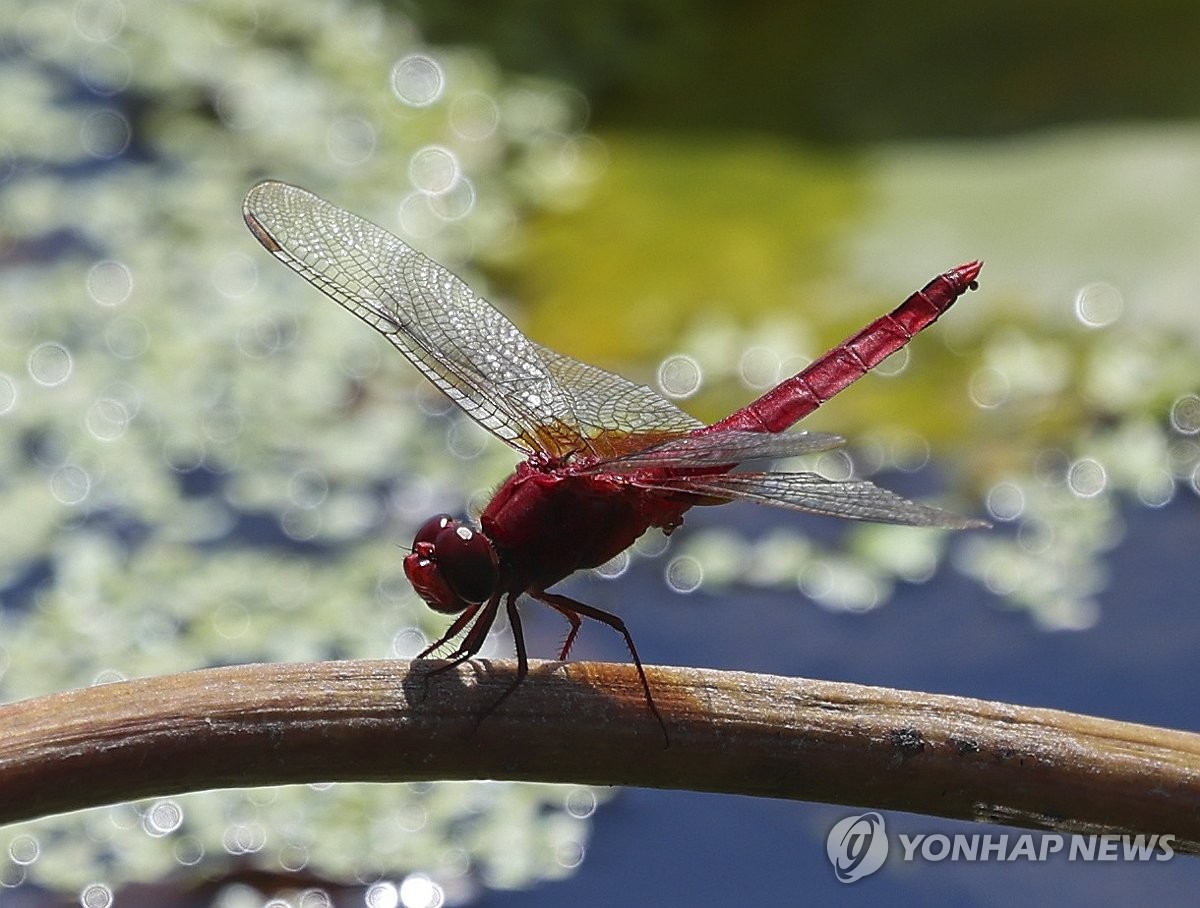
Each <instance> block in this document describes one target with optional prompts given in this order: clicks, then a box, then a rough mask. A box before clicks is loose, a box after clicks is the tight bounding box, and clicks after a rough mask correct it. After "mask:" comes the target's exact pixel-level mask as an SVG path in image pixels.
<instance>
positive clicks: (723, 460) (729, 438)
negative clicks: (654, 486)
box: [585, 431, 846, 474]
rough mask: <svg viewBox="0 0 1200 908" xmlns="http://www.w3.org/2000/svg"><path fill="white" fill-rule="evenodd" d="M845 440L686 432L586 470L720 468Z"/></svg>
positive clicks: (624, 471) (822, 434) (803, 435)
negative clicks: (680, 436) (680, 435)
mask: <svg viewBox="0 0 1200 908" xmlns="http://www.w3.org/2000/svg"><path fill="white" fill-rule="evenodd" d="M845 443H846V440H845V439H844V438H842V437H841V436H840V435H830V434H828V433H826V432H787V433H780V434H771V433H767V432H741V431H731V432H714V433H712V434H711V435H687V436H684V437H683V438H674V439H670V440H668V441H664V442H661V443H659V444H656V445H652V446H651V447H648V448H643V449H642V450H639V451H634V452H632V453H630V454H625V455H623V456H621V457H616V458H613V459H611V460H603V461H600V462H599V463H597V464H595V465H594V466H593V467H591V468H590V469H589V470H587V471H585V472H589V473H601V472H603V473H619V474H629V473H636V472H641V471H644V470H652V469H668V468H676V467H719V466H730V465H734V464H739V463H745V462H746V461H751V460H764V459H774V458H779V457H796V456H798V455H800V454H814V453H816V452H819V451H829V450H832V449H833V448H838V447H841V446H842V445H844V444H845Z"/></svg>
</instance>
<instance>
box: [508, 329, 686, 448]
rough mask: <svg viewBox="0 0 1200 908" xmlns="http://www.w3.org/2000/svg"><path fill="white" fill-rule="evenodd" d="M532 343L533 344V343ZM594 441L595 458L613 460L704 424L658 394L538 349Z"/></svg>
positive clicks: (577, 361) (590, 445) (586, 432)
mask: <svg viewBox="0 0 1200 908" xmlns="http://www.w3.org/2000/svg"><path fill="white" fill-rule="evenodd" d="M531 343H532V342H531ZM533 346H534V347H535V348H536V349H537V351H538V352H539V353H540V354H541V357H542V360H543V361H544V362H545V363H546V365H547V366H548V367H549V370H550V374H551V375H552V376H553V377H554V380H555V382H556V383H557V385H558V389H559V392H560V393H561V394H562V395H563V397H564V398H566V399H567V400H569V401H570V407H571V411H572V412H573V413H574V415H575V419H576V421H577V422H578V424H579V426H580V428H581V429H582V434H583V435H584V436H585V437H586V438H587V440H588V442H589V445H588V446H589V449H590V451H591V453H593V454H595V455H596V456H597V457H600V458H612V457H617V456H620V455H622V454H624V453H626V452H630V451H640V450H642V449H644V448H647V447H648V446H651V445H654V444H656V443H658V442H661V441H662V440H663V439H668V438H676V437H678V436H681V435H686V434H687V433H688V432H692V431H694V430H696V429H699V428H701V427H702V426H703V425H704V423H702V422H700V420H698V419H696V418H695V417H693V416H689V415H688V414H687V413H685V412H684V411H683V410H680V409H679V408H678V407H677V406H675V405H674V404H673V403H671V402H670V401H669V400H667V399H666V398H665V397H663V396H662V395H661V394H659V393H658V392H656V391H654V390H653V389H651V388H649V387H647V386H646V385H639V384H637V383H636V382H631V381H629V380H628V379H626V378H622V377H621V376H620V375H616V374H614V373H612V372H607V371H605V370H604V369H598V368H597V367H595V366H589V365H588V364H587V363H581V362H580V361H579V360H576V359H571V357H569V356H565V355H563V354H562V353H558V352H557V351H554V350H551V349H550V348H549V347H543V346H541V345H540V344H536V343H535V344H533Z"/></svg>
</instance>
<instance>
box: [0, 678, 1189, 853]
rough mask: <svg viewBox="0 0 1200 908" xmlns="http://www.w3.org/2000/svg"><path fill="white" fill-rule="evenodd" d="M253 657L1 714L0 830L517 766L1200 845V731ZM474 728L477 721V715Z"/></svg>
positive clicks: (965, 707)
mask: <svg viewBox="0 0 1200 908" xmlns="http://www.w3.org/2000/svg"><path fill="white" fill-rule="evenodd" d="M438 664H439V663H436V662H428V661H427V662H415V663H408V662H400V661H375V662H366V661H362V662H322V663H304V664H290V665H244V666H233V667H226V668H216V669H208V670H204V671H196V672H187V673H184V674H179V675H171V676H168V677H162V678H147V679H143V680H136V681H126V682H121V683H116V684H105V685H102V686H97V687H91V688H87V689H84V690H77V691H70V692H67V693H62V694H54V695H50V696H45V697H39V698H36V699H33V700H26V701H22V702H19V703H12V704H8V705H5V706H0V823H7V822H13V821H16V820H23V819H29V818H32V817H37V816H44V815H48V814H53V813H60V812H64V811H69V810H77V809H80V808H84V807H94V806H97V805H102V804H108V803H113V802H118V801H127V800H132V799H136V798H142V797H147V796H152V795H166V794H174V793H179V792H184V791H192V790H197V789H208V788H223V787H235V786H236V787H245V786H252V785H275V784H283V783H295V782H315V781H326V782H327V781H347V782H348V781H373V782H385V781H390V782H399V781H414V780H435V779H518V780H531V781H541V782H580V783H592V784H599V785H634V786H642V787H650V788H676V789H692V790H698V791H720V792H728V793H733V794H749V795H760V796H767V797H777V798H794V799H798V800H805V801H825V802H829V803H836V804H846V805H854V806H862V807H874V808H885V809H895V810H906V811H912V812H916V813H924V814H931V815H937V816H943V817H954V818H958V819H967V820H980V821H988V822H999V823H1004V824H1008V825H1014V826H1025V827H1031V828H1037V829H1048V830H1055V831H1059V832H1081V833H1112V834H1121V833H1125V834H1138V833H1146V834H1154V833H1159V834H1172V835H1174V836H1175V837H1176V838H1175V841H1174V842H1173V847H1174V848H1175V850H1177V851H1184V852H1197V851H1200V735H1195V734H1189V733H1186V732H1179V731H1170V730H1165V729H1159V728H1152V727H1148V726H1143V725H1133V724H1129V723H1124V722H1114V721H1109V720H1106V719H1097V718H1091V717H1087V716H1080V715H1074V714H1071V713H1066V712H1060V711H1057V710H1049V709H1032V708H1027V707H1022V706H1013V705H1009V704H1003V703H991V702H987V701H982V700H971V699H966V698H962V697H949V696H940V695H934V694H925V693H914V692H910V691H897V690H887V689H880V688H872V687H863V686H860V685H855V684H839V683H832V682H827V681H810V680H804V679H795V678H778V677H773V676H767V675H752V674H745V673H739V672H717V671H708V670H700V669H677V668H659V667H647V669H646V671H647V674H648V676H649V679H650V684H651V685H652V687H653V689H654V692H655V699H656V701H657V703H658V706H659V708H660V710H661V711H662V714H663V718H664V719H665V721H666V724H667V728H668V730H669V733H670V747H668V748H664V746H663V738H662V732H661V730H660V728H659V727H658V725H657V723H656V722H655V720H654V717H653V716H652V715H651V714H650V712H649V711H648V710H647V708H646V704H645V701H644V699H643V697H642V690H641V687H640V686H639V682H638V679H637V676H636V674H635V673H634V671H633V669H632V667H631V666H628V665H609V664H601V663H579V662H577V663H569V664H562V663H554V662H535V663H533V664H532V670H531V672H530V676H529V678H528V680H527V681H526V682H525V683H524V684H523V685H522V686H521V687H520V689H519V690H518V691H517V692H516V693H515V694H514V695H513V696H512V697H510V698H509V699H508V700H507V701H506V702H505V704H504V705H503V706H502V707H501V708H500V709H498V710H497V711H496V712H495V713H493V714H491V715H489V716H488V717H487V719H486V720H485V721H483V722H482V723H477V719H478V717H479V716H480V715H482V714H483V713H484V712H485V711H486V710H487V708H488V706H489V705H490V704H491V703H493V702H494V701H495V699H496V698H497V697H499V695H500V694H501V693H502V691H503V690H504V688H505V687H506V686H507V685H508V684H509V683H511V681H512V678H513V676H514V671H515V665H514V664H512V663H508V662H474V663H469V664H467V665H464V666H461V667H460V668H459V669H457V670H456V671H450V672H444V673H442V674H439V675H437V676H434V677H433V678H430V679H428V683H426V681H427V679H426V673H427V672H428V670H429V669H430V668H432V667H435V666H436V665H438ZM477 726H478V727H477Z"/></svg>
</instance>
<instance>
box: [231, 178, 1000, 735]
mask: <svg viewBox="0 0 1200 908" xmlns="http://www.w3.org/2000/svg"><path fill="white" fill-rule="evenodd" d="M243 213H244V217H245V220H246V224H247V226H248V227H249V228H250V231H251V233H253V234H254V236H255V238H257V239H258V241H259V242H260V243H262V245H263V246H264V247H266V249H267V251H268V252H270V253H271V254H272V255H274V256H275V257H276V258H277V259H279V260H280V261H281V262H283V263H284V264H285V265H287V266H288V267H289V268H291V269H293V270H294V271H296V272H297V273H298V274H300V275H301V276H302V277H304V278H305V279H306V280H307V281H309V282H310V283H311V284H312V285H313V286H315V287H316V288H317V289H319V290H321V291H323V292H324V293H326V294H327V295H328V296H330V297H331V298H332V299H333V300H334V301H335V302H337V303H339V304H341V305H342V306H343V307H345V308H346V309H348V310H350V311H351V312H353V313H354V314H355V315H357V316H358V317H359V318H361V319H362V320H363V321H365V322H366V323H367V324H369V325H370V326H371V327H372V328H374V329H375V330H376V331H378V332H379V333H381V334H382V335H383V336H384V337H386V338H387V339H388V340H389V341H391V342H392V343H393V344H394V345H395V346H396V347H397V348H398V349H399V350H400V352H401V353H403V354H404V355H405V356H406V357H408V359H409V361H410V362H411V363H412V364H413V365H414V366H416V367H417V368H418V369H420V370H421V372H422V373H424V375H425V377H426V378H428V379H429V380H430V381H432V382H433V383H434V384H435V385H437V387H438V388H440V389H441V390H442V391H443V392H445V394H446V395H447V396H448V397H449V398H450V399H451V400H452V401H454V403H456V404H457V405H458V406H459V407H461V408H462V409H463V410H464V411H465V412H466V413H467V415H468V416H470V417H471V418H472V419H474V420H475V421H476V422H478V423H479V424H480V425H482V426H483V427H484V428H485V429H487V430H488V431H490V432H491V433H492V434H494V435H496V436H497V437H499V438H500V439H501V440H503V441H505V442H507V443H508V444H509V445H511V446H512V447H514V448H516V449H517V450H518V451H520V452H521V453H522V454H524V455H525V460H524V462H522V463H521V464H519V465H518V466H517V469H516V472H514V473H513V474H512V476H510V477H509V478H508V479H507V480H505V482H504V483H503V484H502V485H501V486H500V488H499V489H498V490H497V492H496V493H495V495H494V496H493V497H492V500H491V502H490V503H489V504H488V506H487V507H486V508H484V510H483V513H482V514H481V515H480V518H479V529H475V528H474V527H472V526H469V525H467V524H466V523H463V522H460V521H458V520H455V519H454V518H452V517H450V516H449V515H447V514H438V515H436V516H434V517H431V518H430V519H429V520H428V521H426V522H425V523H424V524H423V525H422V526H421V528H420V529H419V530H417V535H416V539H415V540H414V542H413V548H412V554H410V555H408V556H407V557H406V558H405V559H404V570H405V573H406V574H407V576H408V579H409V581H410V582H411V583H412V585H413V587H414V588H415V589H416V591H417V593H418V594H419V595H420V596H421V598H422V599H424V600H425V602H426V603H428V604H429V606H430V607H431V608H433V609H434V610H436V611H438V612H442V613H445V614H450V615H457V617H456V618H455V620H454V622H453V623H452V624H451V625H450V629H449V630H448V631H447V632H446V634H445V636H443V637H442V638H441V639H439V640H438V641H437V642H436V643H434V644H433V645H432V646H430V647H429V648H427V649H426V650H425V651H424V652H422V653H421V654H420V657H419V658H424V657H425V656H428V655H430V654H431V653H434V652H436V651H438V650H440V649H442V648H443V647H445V646H448V645H449V644H451V643H452V642H453V641H454V640H456V639H458V640H459V642H458V645H457V647H456V648H455V649H454V650H453V651H452V652H450V653H449V655H448V658H449V660H450V661H449V664H447V665H446V666H444V667H443V668H450V667H451V666H453V665H457V664H459V663H461V662H463V661H465V660H467V659H470V658H471V657H472V656H474V655H475V654H476V653H478V652H479V650H480V648H481V647H482V646H483V642H484V639H485V638H486V637H487V634H488V632H489V631H490V630H491V627H492V624H493V623H494V622H495V620H496V616H497V614H498V613H499V611H500V607H501V604H503V606H504V610H505V612H506V613H507V615H508V620H509V625H510V626H511V628H512V633H513V638H514V642H515V645H516V652H517V669H518V670H517V678H516V681H515V682H514V683H513V685H512V686H511V687H509V689H508V690H507V691H505V693H504V695H503V696H501V698H500V699H499V700H497V701H496V703H495V704H493V706H492V707H491V709H489V710H488V712H491V711H492V710H494V709H495V708H496V707H497V706H499V705H500V703H501V702H502V701H503V700H504V699H505V698H506V697H507V696H508V695H509V694H511V693H512V692H513V691H514V690H515V689H516V688H517V686H518V685H519V684H520V683H521V681H522V680H523V679H524V677H525V675H526V674H527V671H528V663H527V658H526V652H525V640H524V635H523V634H522V630H521V620H520V617H519V616H518V614H517V599H518V597H520V596H521V595H522V594H528V595H529V596H532V597H533V598H534V599H537V600H539V601H540V602H543V603H545V604H546V605H548V606H550V608H552V609H554V610H555V611H557V612H559V613H560V614H562V615H563V616H564V617H565V618H566V619H567V621H568V622H570V631H569V632H568V634H567V637H566V640H565V642H564V643H563V646H562V650H561V652H559V654H558V658H559V659H560V660H563V659H566V658H567V654H568V653H569V652H570V650H571V644H573V643H574V642H575V637H576V634H577V633H578V632H579V627H580V622H581V620H582V619H583V618H591V619H594V620H596V621H599V622H601V623H603V624H607V625H608V626H609V627H611V628H613V629H614V630H615V631H617V633H619V634H621V635H622V636H623V637H624V638H625V643H626V645H627V646H628V647H629V652H630V654H631V655H632V656H633V662H634V665H635V666H636V667H637V671H638V675H639V677H640V678H641V682H642V686H643V688H644V690H645V694H646V701H647V703H648V705H649V707H650V710H651V712H652V713H653V714H654V716H655V718H657V719H658V722H659V724H660V725H661V726H662V727H663V730H664V734H665V730H666V726H665V725H664V724H663V720H662V717H661V715H659V712H658V708H657V707H656V706H655V704H654V698H653V696H652V695H651V693H650V684H649V682H648V681H647V680H646V673H645V671H644V670H643V668H642V661H641V659H640V657H639V656H638V652H637V648H636V647H635V646H634V643H633V638H632V637H631V636H630V634H629V631H628V629H627V628H626V626H625V622H624V621H622V620H621V619H620V618H618V617H617V616H616V615H613V614H610V613H609V612H605V611H601V610H600V609H598V608H594V607H592V606H590V605H586V604H584V603H582V602H577V601H576V600H574V599H571V598H568V597H567V596H563V595H561V594H559V593H552V592H548V591H547V587H550V586H553V585H554V584H555V583H558V582H559V581H560V580H562V579H564V578H565V577H567V576H569V575H570V574H572V573H574V572H575V571H578V570H582V569H584V568H594V567H598V566H599V565H602V564H604V563H605V562H606V561H608V560H609V559H611V558H613V557H615V556H616V555H617V554H619V553H620V552H622V551H624V550H625V549H626V548H627V547H629V546H630V545H631V544H632V543H633V541H634V540H635V539H637V538H638V537H639V536H641V535H642V534H643V533H644V532H646V530H647V529H649V528H650V527H657V528H659V529H661V530H662V531H663V532H665V533H670V532H671V531H672V530H674V529H676V528H677V527H678V526H679V525H680V524H681V523H682V522H683V515H684V512H685V511H687V510H688V508H691V507H693V506H695V505H713V504H723V503H725V502H729V501H733V500H735V499H744V500H748V501H757V502H762V503H763V504H771V505H777V506H780V507H785V508H794V509H796V510H800V511H810V512H814V513H817V514H829V515H833V516H836V517H848V518H851V519H854V520H870V521H877V522H881V523H896V524H907V525H911V526H923V527H944V528H949V529H964V528H967V527H976V526H985V525H986V524H985V523H984V522H983V521H978V520H971V519H968V518H964V517H959V516H956V515H954V514H951V513H948V512H946V511H943V510H940V509H939V508H935V507H931V506H929V505H925V504H918V503H917V502H914V501H909V500H908V499H906V498H902V497H901V496H899V495H897V494H896V493H894V492H890V491H888V490H886V489H882V488H880V487H879V486H876V485H874V484H872V483H870V482H864V481H858V480H853V481H833V480H829V479H825V478H824V477H822V476H819V475H817V474H815V473H784V472H776V471H772V470H756V471H748V472H747V471H741V472H734V468H735V467H737V466H738V465H740V464H743V463H746V462H750V461H769V460H772V459H775V458H782V457H791V456H794V455H797V454H807V453H810V452H814V451H825V450H829V449H831V448H834V447H837V446H838V445H841V444H843V443H844V440H843V439H842V438H840V437H838V436H836V435H829V434H824V433H819V432H795V433H789V434H780V433H783V431H784V430H785V429H787V428H789V427H790V426H792V425H793V424H795V423H796V422H797V421H798V420H800V419H802V418H803V417H805V416H807V415H808V414H809V413H811V412H812V411H813V410H815V409H816V408H817V407H819V406H820V405H821V404H823V403H824V402H825V401H827V400H829V399H830V398H831V397H833V396H834V395H835V394H837V393H838V392H839V391H841V390H842V389H843V388H845V387H846V386H848V385H850V384H852V383H853V382H854V381H856V380H857V379H859V378H861V377H862V376H863V375H865V374H866V373H867V371H868V370H870V369H872V368H873V367H875V366H876V365H878V364H879V362H880V361H882V360H883V359H884V358H885V357H886V356H888V355H889V354H891V353H894V352H895V351H897V350H899V349H900V348H901V347H903V346H904V345H905V344H907V343H908V342H909V341H910V340H912V338H913V336H914V335H915V334H917V333H918V332H919V331H921V330H922V329H924V328H925V327H927V326H928V325H930V324H932V323H933V322H934V321H935V320H936V319H937V318H938V316H940V315H941V314H942V313H943V312H945V311H946V309H948V308H949V307H950V305H951V304H952V303H953V302H954V301H955V300H956V299H958V297H960V296H961V295H962V294H963V293H965V292H966V291H967V290H968V289H974V288H975V287H976V286H977V285H976V282H975V278H976V276H977V275H978V274H979V270H980V268H981V267H982V264H981V263H980V262H969V263H967V264H965V265H960V266H959V267H958V268H954V269H951V270H950V271H947V272H946V273H945V274H942V275H940V276H939V277H936V278H934V279H933V280H932V281H930V282H929V284H927V285H926V286H925V287H924V288H923V289H922V290H919V291H918V292H916V293H914V294H913V295H912V296H910V297H909V298H908V299H906V300H905V301H904V302H903V303H901V304H900V306H899V307H897V308H896V309H895V310H894V311H893V312H892V313H890V314H889V315H885V316H883V317H882V318H879V319H877V320H876V321H874V322H872V323H871V324H869V325H867V327H865V328H864V329H863V330H862V331H860V332H858V333H857V334H855V335H854V336H853V337H851V338H849V339H847V340H846V341H845V342H843V343H842V344H840V345H838V346H837V347H834V348H833V349H832V350H830V351H829V352H828V353H826V354H825V355H824V356H822V357H821V358H820V359H818V360H817V361H816V362H814V363H812V364H811V365H810V366H808V367H807V368H805V369H804V370H803V371H802V372H800V373H799V374H797V375H794V376H792V377H791V378H789V379H787V380H786V381H784V382H782V383H781V384H779V385H778V386H777V387H775V388H773V389H772V390H770V391H768V392H767V393H766V394H764V395H763V396H762V397H760V398H759V399H758V400H756V401H754V402H753V403H751V404H749V405H747V406H745V407H743V408H742V409H740V410H738V411H737V412H735V413H732V414H730V415H729V416H727V417H725V418H724V419H722V420H721V421H720V422H716V423H713V424H712V425H709V426H706V425H704V424H703V423H701V422H700V421H699V420H697V419H694V418H693V417H691V416H689V415H688V414H687V413H684V412H683V411H682V410H680V409H679V408H678V407H676V406H675V405H674V404H673V403H670V402H669V401H667V400H666V399H664V398H663V397H662V396H661V395H659V394H658V393H656V392H655V391H653V390H651V389H650V388H648V387H647V386H645V385H639V384H636V383H634V382H631V381H628V380H626V379H624V378H621V377H620V376H619V375H614V374H613V373H611V372H606V371H604V370H603V369H598V368H596V367H594V366H589V365H587V364H586V363H581V362H579V361H578V360H574V359H571V358H570V357H568V356H564V355H563V354H561V353H556V352H555V351H553V350H550V349H548V348H546V347H543V346H542V345H541V344H538V343H537V342H535V341H532V340H530V339H529V338H527V337H525V335H523V334H522V333H521V332H520V331H519V330H518V329H517V327H516V326H515V325H514V324H513V323H512V322H511V321H509V320H508V319H507V318H506V317H505V316H504V315H502V314H501V313H500V312H499V311H498V310H496V309H495V308H494V307H493V306H492V305H491V304H490V303H488V302H487V300H485V299H483V298H482V297H480V296H478V295H477V294H476V293H475V292H474V291H473V290H471V288H470V287H468V286H467V285H466V284H465V283H464V282H463V281H461V280H460V279H459V278H457V277H455V276H454V275H453V274H451V273H450V272H449V271H447V270H446V269H445V268H443V267H442V266H441V265H439V264H437V262H434V261H432V260H430V259H428V258H426V257H425V256H423V255H421V254H420V253H419V252H417V251H416V250H414V249H412V248H411V247H410V246H408V245H407V244H406V243H404V242H402V241H401V240H400V239H398V238H397V237H395V236H393V235H392V234H390V233H388V232H387V231H386V230H383V229H382V228H380V227H377V226H376V225H374V224H372V223H370V222H369V221H366V220H363V219H362V218H360V217H358V216H357V215H354V214H351V213H350V212H348V211H344V210H343V209H341V208H338V207H336V206H334V205H332V204H330V203H329V202H326V201H325V200H323V199H321V198H318V197H317V196H315V195H313V194H312V193H310V192H307V191H305V190H303V189H300V188H298V187H295V186H289V185H287V184H285V183H279V182H274V181H266V182H263V183H259V184H258V185H257V186H255V187H253V188H252V189H251V190H250V192H249V193H248V194H247V196H246V200H245V204H244V207H243ZM460 636H461V639H459V638H460ZM439 670H442V669H439Z"/></svg>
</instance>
